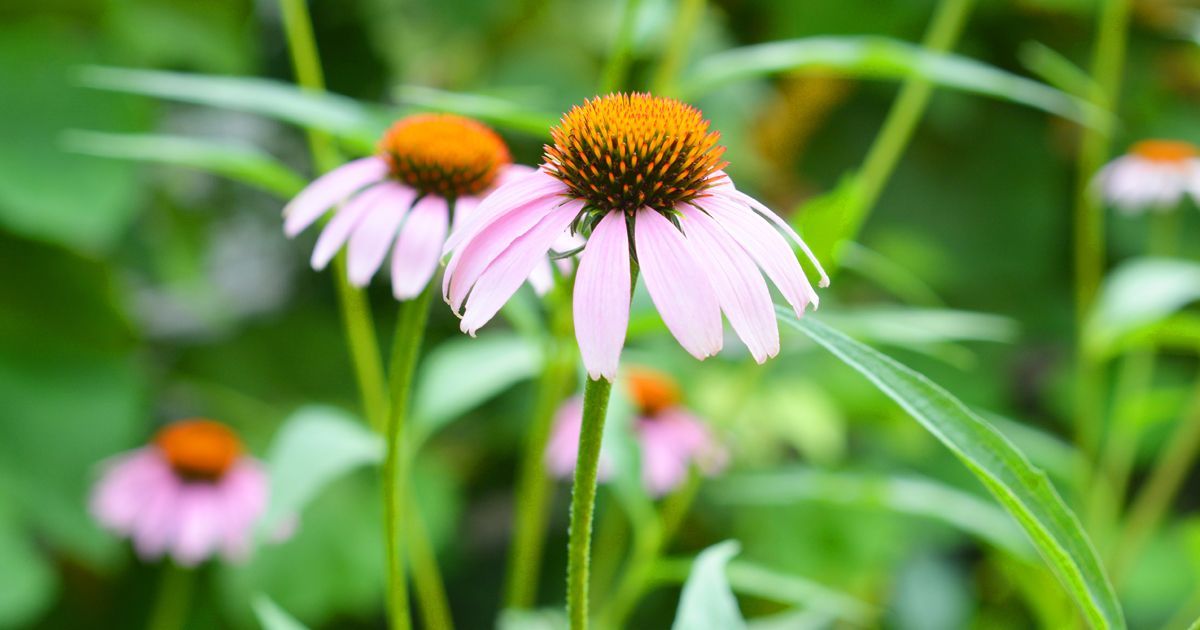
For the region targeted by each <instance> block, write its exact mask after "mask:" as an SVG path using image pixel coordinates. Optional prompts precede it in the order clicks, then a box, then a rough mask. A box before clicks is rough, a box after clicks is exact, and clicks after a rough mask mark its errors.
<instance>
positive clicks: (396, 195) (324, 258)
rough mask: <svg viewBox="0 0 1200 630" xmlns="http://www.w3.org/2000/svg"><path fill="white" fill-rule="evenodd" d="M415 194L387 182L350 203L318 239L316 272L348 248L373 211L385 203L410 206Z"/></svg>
mask: <svg viewBox="0 0 1200 630" xmlns="http://www.w3.org/2000/svg"><path fill="white" fill-rule="evenodd" d="M398 189H400V190H403V191H404V192H405V193H406V195H407V199H408V200H407V201H405V200H404V197H403V196H401V194H400V190H398ZM416 194H417V193H416V191H415V190H413V189H411V188H408V187H406V186H401V185H399V184H395V183H392V182H385V183H383V184H380V185H378V186H375V187H374V188H369V189H367V190H364V191H363V192H362V193H360V194H359V195H358V196H356V197H355V198H353V199H351V200H350V201H349V202H348V203H347V204H346V205H345V206H342V208H341V209H340V210H338V211H337V213H335V214H334V215H333V218H332V219H330V220H329V223H328V224H327V225H326V226H325V229H324V230H321V236H320V237H319V238H317V245H316V246H315V247H313V253H312V267H313V269H316V270H317V271H320V270H322V269H324V268H325V265H328V264H329V261H331V260H333V257H334V256H335V255H336V254H337V252H338V250H339V249H341V248H342V246H343V245H345V244H346V239H348V238H350V234H351V233H353V232H354V230H355V228H357V227H358V225H359V224H360V223H362V220H363V217H366V216H367V215H368V214H370V212H371V210H372V209H374V208H375V207H376V206H377V205H379V204H380V203H383V202H384V200H385V199H392V200H393V203H400V204H403V205H408V204H409V203H411V202H412V198H413V197H415V196H416Z"/></svg>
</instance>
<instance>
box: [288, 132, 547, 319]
mask: <svg viewBox="0 0 1200 630" xmlns="http://www.w3.org/2000/svg"><path fill="white" fill-rule="evenodd" d="M532 171H533V169H532V168H530V167H528V166H521V165H518V164H512V159H511V157H510V156H509V152H508V147H507V146H505V144H504V141H503V140H501V139H500V137H499V136H498V135H496V133H495V132H494V131H492V130H491V129H489V128H488V127H486V126H485V125H483V124H482V123H479V122H477V121H474V120H471V119H469V118H463V117H461V116H454V115H449V114H422V115H417V116H410V117H408V118H405V119H403V120H400V121H399V122H397V123H396V124H395V125H393V126H392V128H391V129H390V130H388V132H387V133H386V134H385V135H384V137H383V139H382V140H381V141H380V146H379V154H378V155H375V156H371V157H366V158H362V159H359V160H355V161H353V162H349V163H347V164H345V165H343V166H341V167H339V168H337V169H335V170H333V171H330V172H329V173H326V174H325V175H323V176H321V177H320V178H318V179H317V180H315V181H314V182H312V183H311V184H309V186H308V187H307V188H305V189H304V190H303V191H301V192H300V194H299V195H297V196H296V198H295V199H293V200H292V201H291V202H290V203H288V205H287V207H286V208H284V211H283V213H284V217H285V221H284V226H283V230H284V233H285V234H286V235H287V236H288V237H289V238H290V237H294V236H296V235H297V234H299V233H300V232H303V231H304V230H305V229H306V228H308V227H309V226H310V225H312V224H313V223H315V222H316V221H317V219H319V218H321V217H322V216H323V215H324V214H325V212H326V211H327V210H329V208H330V207H332V206H334V205H337V204H342V203H343V202H344V205H342V206H341V207H340V208H338V209H337V211H336V212H335V214H334V215H333V218H332V219H330V221H329V223H328V224H326V225H325V227H324V229H323V230H322V231H321V235H320V237H319V238H318V239H317V244H316V246H315V247H314V248H313V253H312V266H313V268H314V269H317V270H321V269H324V268H325V266H326V265H328V264H329V261H331V260H333V257H334V256H335V255H336V254H337V253H338V251H339V250H341V249H342V248H343V247H345V248H346V251H347V273H348V276H349V279H350V283H351V284H353V285H355V286H366V284H367V283H369V282H370V281H371V277H372V276H374V275H375V272H376V271H378V270H379V268H380V266H381V265H382V264H383V260H384V258H386V257H387V255H388V252H389V251H390V252H391V254H392V267H391V272H392V273H391V275H392V293H393V294H394V295H395V296H396V299H400V300H407V299H411V298H413V297H415V296H416V295H418V294H419V293H420V292H421V291H422V290H423V289H424V288H425V286H426V285H427V284H428V283H429V280H430V279H431V278H432V277H433V274H434V272H436V271H437V268H438V263H439V260H440V258H441V252H442V244H443V242H444V241H445V240H446V234H447V233H448V232H449V230H450V221H451V209H453V214H454V216H453V220H454V222H455V223H456V224H457V223H459V222H460V221H462V220H463V218H464V217H468V216H470V215H472V214H473V213H474V212H475V209H476V207H477V206H478V205H479V203H480V200H481V199H482V198H483V197H484V196H486V195H487V194H488V192H490V191H491V190H493V189H494V188H495V187H496V186H498V185H503V184H505V183H507V182H509V181H513V180H514V179H516V178H518V177H519V176H520V175H524V174H528V173H531V172H532ZM541 262H542V263H543V265H542V266H540V267H539V269H538V274H539V275H538V276H537V278H536V281H535V279H533V278H531V279H530V280H531V283H534V284H535V288H536V289H538V290H539V292H544V291H543V290H545V289H548V287H549V284H550V282H551V281H552V273H551V270H550V263H549V261H548V260H543V261H541ZM568 269H569V268H568ZM527 275H528V274H527Z"/></svg>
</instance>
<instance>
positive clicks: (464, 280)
mask: <svg viewBox="0 0 1200 630" xmlns="http://www.w3.org/2000/svg"><path fill="white" fill-rule="evenodd" d="M562 201H563V200H562V199H559V198H553V197H548V198H539V199H535V200H534V201H531V202H529V203H527V204H525V205H523V206H521V207H519V208H517V209H515V210H513V211H512V212H509V213H508V214H506V215H505V216H503V217H501V218H500V219H498V220H497V221H494V222H492V224H491V225H489V226H488V228H487V229H486V230H484V231H482V232H480V233H479V234H478V235H476V236H475V237H473V238H471V239H470V240H468V241H464V242H463V246H462V248H460V249H458V250H457V251H455V252H454V256H453V257H451V258H450V262H449V264H447V265H446V274H445V277H444V278H443V279H442V294H443V297H444V298H445V299H446V303H448V304H449V305H450V308H451V309H452V310H454V311H456V312H457V311H458V310H459V309H461V308H462V304H463V300H465V299H466V297H467V292H469V291H470V290H471V287H472V286H474V285H475V283H476V282H477V281H478V280H479V278H480V277H481V276H482V274H483V273H484V271H485V270H487V268H488V267H489V266H490V265H491V264H492V262H493V261H494V260H496V258H497V257H499V256H500V255H501V254H503V253H504V251H505V250H507V249H508V247H509V246H510V245H512V244H513V242H514V241H516V240H517V239H519V238H520V237H522V236H524V235H525V234H526V233H527V232H529V231H530V230H532V229H533V228H534V226H536V225H538V224H539V223H540V222H542V221H543V220H545V218H546V217H547V216H549V215H550V214H552V213H553V212H555V208H557V207H560V204H561V203H562ZM485 203H486V202H485ZM564 229H565V227H564Z"/></svg>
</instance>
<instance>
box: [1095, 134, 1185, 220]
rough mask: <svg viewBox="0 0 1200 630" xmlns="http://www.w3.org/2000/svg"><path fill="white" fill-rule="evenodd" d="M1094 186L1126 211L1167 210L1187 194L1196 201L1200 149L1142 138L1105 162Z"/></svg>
mask: <svg viewBox="0 0 1200 630" xmlns="http://www.w3.org/2000/svg"><path fill="white" fill-rule="evenodd" d="M1095 186H1096V187H1097V189H1098V191H1099V192H1100V193H1101V194H1102V195H1103V196H1104V199H1105V201H1107V202H1108V203H1111V204H1112V205H1114V206H1116V207H1117V208H1119V209H1120V210H1122V211H1124V212H1127V213H1130V214H1136V213H1141V212H1145V211H1147V210H1158V211H1165V210H1170V209H1172V208H1174V207H1175V206H1177V205H1179V203H1180V202H1181V201H1183V199H1184V197H1185V196H1187V195H1191V197H1192V200H1193V201H1195V202H1196V203H1200V150H1197V148H1196V147H1195V145H1192V144H1191V143H1188V142H1181V141H1178V140H1143V141H1141V142H1138V143H1137V144H1135V145H1133V146H1132V147H1130V149H1129V152H1128V153H1126V154H1125V155H1122V156H1121V157H1119V158H1117V159H1115V160H1113V161H1112V162H1110V163H1109V164H1108V165H1107V166H1105V167H1104V168H1103V169H1102V170H1101V171H1100V172H1099V173H1098V174H1097V175H1096V180H1095Z"/></svg>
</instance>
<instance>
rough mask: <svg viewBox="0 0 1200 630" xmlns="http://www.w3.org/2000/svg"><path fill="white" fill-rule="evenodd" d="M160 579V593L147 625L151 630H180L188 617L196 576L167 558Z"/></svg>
mask: <svg viewBox="0 0 1200 630" xmlns="http://www.w3.org/2000/svg"><path fill="white" fill-rule="evenodd" d="M158 579H159V584H158V595H157V596H156V597H155V600H154V610H153V611H152V612H151V613H150V621H149V623H147V624H146V627H147V628H149V630H179V629H180V628H182V627H183V623H184V621H185V620H186V619H187V611H188V605H189V603H190V601H191V597H192V583H193V581H194V579H195V578H194V576H193V574H192V571H190V570H188V569H185V568H183V567H181V566H179V565H177V564H175V563H173V562H171V561H170V560H167V561H165V562H163V566H162V571H161V572H160V574H159V577H158Z"/></svg>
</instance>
